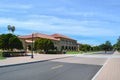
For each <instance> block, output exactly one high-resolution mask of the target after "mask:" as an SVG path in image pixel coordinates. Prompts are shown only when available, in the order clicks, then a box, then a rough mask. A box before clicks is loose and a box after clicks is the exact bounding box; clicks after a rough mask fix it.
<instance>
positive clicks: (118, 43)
mask: <svg viewBox="0 0 120 80" xmlns="http://www.w3.org/2000/svg"><path fill="white" fill-rule="evenodd" d="M113 47H114V50H120V36H119V38H118V39H117V42H116V44H114V46H113Z"/></svg>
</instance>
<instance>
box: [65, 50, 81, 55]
mask: <svg viewBox="0 0 120 80" xmlns="http://www.w3.org/2000/svg"><path fill="white" fill-rule="evenodd" d="M82 53H83V52H81V51H67V52H66V54H82Z"/></svg>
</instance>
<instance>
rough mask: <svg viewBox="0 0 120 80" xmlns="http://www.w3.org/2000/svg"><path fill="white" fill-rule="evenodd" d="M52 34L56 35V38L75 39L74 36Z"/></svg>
mask: <svg viewBox="0 0 120 80" xmlns="http://www.w3.org/2000/svg"><path fill="white" fill-rule="evenodd" d="M51 36H53V37H55V38H66V39H70V40H74V39H72V38H69V37H67V36H64V35H62V34H52V35H51Z"/></svg>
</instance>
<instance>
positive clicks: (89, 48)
mask: <svg viewBox="0 0 120 80" xmlns="http://www.w3.org/2000/svg"><path fill="white" fill-rule="evenodd" d="M80 50H81V51H85V52H87V51H91V50H92V47H91V46H90V45H88V44H81V45H80Z"/></svg>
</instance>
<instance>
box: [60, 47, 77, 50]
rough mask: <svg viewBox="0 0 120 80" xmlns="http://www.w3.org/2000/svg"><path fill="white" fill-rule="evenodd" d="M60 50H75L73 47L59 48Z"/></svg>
mask: <svg viewBox="0 0 120 80" xmlns="http://www.w3.org/2000/svg"><path fill="white" fill-rule="evenodd" d="M61 50H77V47H75V46H61Z"/></svg>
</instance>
